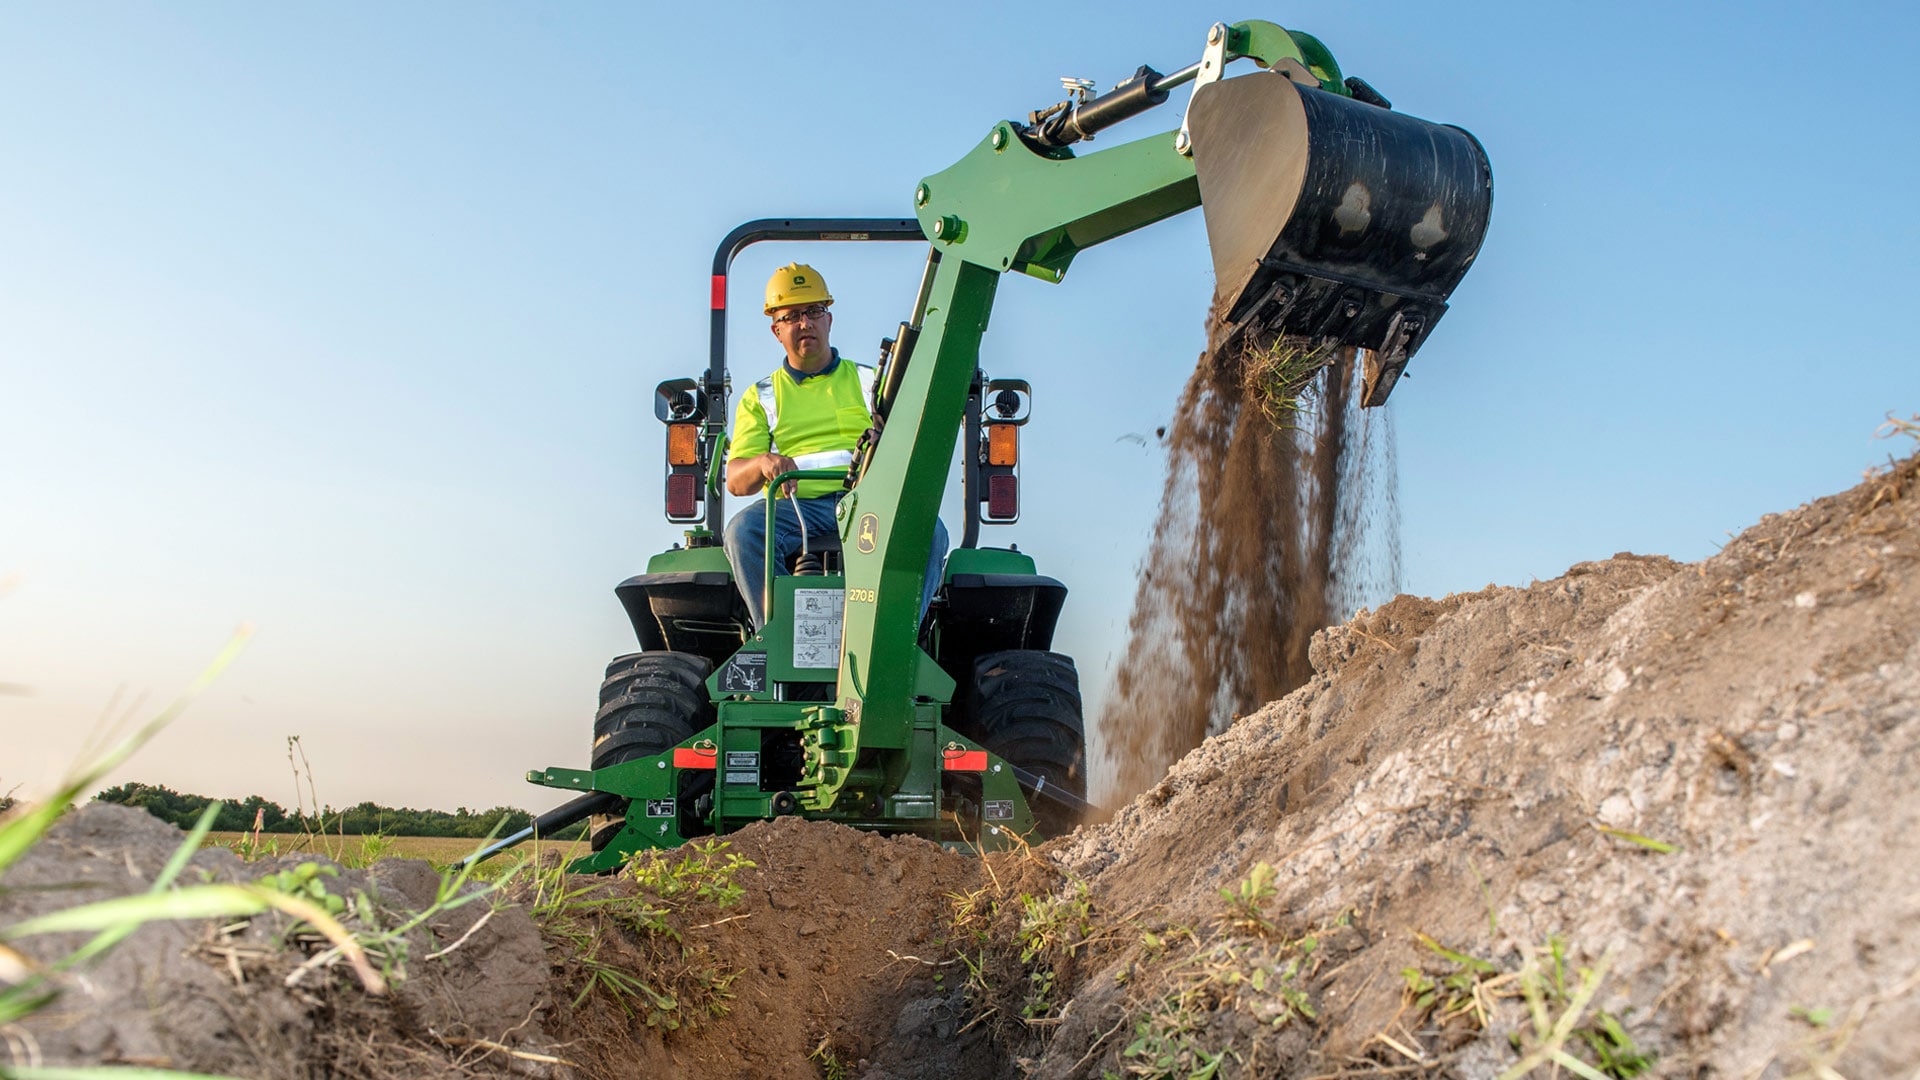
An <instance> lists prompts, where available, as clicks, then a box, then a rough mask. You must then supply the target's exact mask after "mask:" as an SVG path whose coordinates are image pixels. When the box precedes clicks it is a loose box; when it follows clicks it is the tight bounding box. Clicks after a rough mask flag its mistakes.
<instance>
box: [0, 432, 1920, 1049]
mask: <svg viewBox="0 0 1920 1080" xmlns="http://www.w3.org/2000/svg"><path fill="white" fill-rule="evenodd" d="M1329 603H1331V601H1329ZM1916 628H1920V459H1915V458H1909V459H1906V460H1904V461H1901V462H1898V463H1895V464H1892V465H1890V466H1889V467H1888V468H1887V469H1886V470H1883V471H1881V472H1878V473H1876V474H1875V475H1874V476H1872V477H1870V478H1868V480H1867V481H1866V482H1864V483H1863V484H1861V485H1860V486H1858V487H1856V488H1854V489H1852V490H1850V491H1846V492H1843V493H1841V494H1838V495H1835V496H1832V497H1829V498H1825V499H1821V500H1818V501H1817V502H1814V503H1811V504H1809V505H1807V506H1803V507H1800V508H1798V509H1796V510H1793V511H1791V512H1788V513H1784V514H1777V515H1770V516H1768V517H1767V518H1764V519H1762V520H1761V521H1760V522H1759V523H1758V524H1756V525H1755V526H1753V527H1752V528H1750V529H1748V530H1747V531H1746V532H1745V533H1743V534H1741V535H1740V536H1739V537H1737V538H1736V539H1735V540H1733V541H1732V542H1730V543H1729V544H1728V545H1727V546H1726V547H1725V548H1724V549H1722V550H1721V551H1720V552H1719V553H1718V554H1716V555H1714V556H1713V557H1712V558H1709V559H1706V560H1704V561H1702V562H1699V563H1695V564H1680V563H1676V562H1673V561H1671V560H1669V559H1666V558H1663V557H1660V556H1657V555H1632V554H1622V555H1617V556H1615V557H1614V558H1611V559H1608V560H1605V561H1602V562H1595V563H1583V564H1581V565H1578V566H1575V567H1573V568H1571V569H1570V570H1568V571H1567V572H1566V573H1565V574H1564V575H1562V576H1560V577H1558V578H1555V579H1553V580H1550V581H1542V582H1538V583H1535V584H1533V585H1531V586H1528V587H1526V588H1488V589H1485V590H1482V591H1480V592H1477V593H1470V594H1460V595H1454V596H1448V597H1443V598H1440V599H1421V598H1416V597H1410V596H1402V597H1398V598H1395V599H1393V600H1392V601H1390V602H1388V603H1385V604H1382V605H1379V606H1378V607H1375V608H1373V609H1370V610H1366V611H1362V612H1360V613H1358V614H1357V615H1355V616H1354V617H1353V618H1351V619H1349V620H1346V621H1344V622H1341V623H1339V624H1337V625H1334V626H1331V627H1328V628H1326V629H1324V630H1322V631H1320V632H1319V633H1316V634H1313V635H1311V636H1310V637H1309V639H1308V640H1307V642H1306V646H1305V647H1306V651H1307V662H1308V664H1309V667H1310V671H1309V673H1308V674H1307V675H1306V677H1305V682H1304V683H1303V684H1302V685H1301V686H1299V687H1298V688H1296V689H1295V690H1294V691H1293V692H1291V693H1289V694H1287V695H1286V696H1284V697H1283V698H1281V699H1279V700H1277V701H1274V702H1271V703H1269V704H1266V705H1265V706H1264V707H1261V708H1258V709H1255V710H1253V711H1251V712H1249V713H1247V714H1246V715H1244V716H1242V717H1241V718H1240V719H1239V720H1238V721H1237V722H1236V723H1234V724H1232V725H1231V726H1230V727H1229V728H1227V729H1226V730H1225V731H1223V732H1221V733H1218V734H1216V735H1213V736H1211V737H1209V738H1207V739H1206V740H1205V741H1204V742H1203V744H1202V745H1201V746H1200V747H1199V748H1198V749H1196V750H1195V751H1193V752H1192V753H1189V754H1187V755H1186V756H1185V757H1184V758H1182V759H1181V760H1180V761H1178V762H1177V763H1176V764H1175V765H1174V767H1173V768H1172V770H1171V771H1170V772H1169V774H1168V775H1167V776H1166V777H1165V778H1164V779H1163V780H1161V781H1160V782H1158V783H1156V784H1155V785H1153V786H1152V787H1151V788H1150V789H1149V790H1147V791H1145V792H1143V793H1141V794H1140V795H1139V796H1138V797H1136V798H1134V799H1133V800H1132V801H1131V802H1130V803H1128V804H1127V805H1126V806H1124V807H1123V808H1122V809H1121V810H1120V811H1119V812H1118V813H1117V814H1116V815H1115V817H1114V818H1113V819H1112V820H1111V821H1109V822H1106V823H1104V824H1100V825H1092V826H1086V827H1083V828H1081V829H1080V830H1078V831H1077V832H1075V833H1073V834H1072V835H1070V836H1068V837H1064V838H1062V839H1060V840H1057V841H1054V842H1052V843H1049V844H1047V845H1045V846H1043V847H1040V848H1037V849H1033V850H1030V851H1020V852H1014V853H1010V854H1006V855H1001V856H996V857H993V858H989V859H968V858H964V857H961V856H958V855H954V854H951V853H948V852H945V851H943V850H941V849H939V848H937V847H935V846H933V845H930V844H927V843H925V842H923V841H919V840H914V839H907V838H899V839H889V838H885V837H881V836H877V835H873V834H866V833H857V832H853V831H850V830H847V829H844V828H840V827H838V826H833V825H828V824H821V823H809V822H803V821H798V820H794V819H782V820H778V821H773V822H767V823H763V824H759V825H755V826H753V827H750V828H747V829H744V830H742V831H740V832H739V833H736V834H733V835H731V836H728V837H725V838H723V839H724V843H725V845H726V846H725V847H700V848H683V849H680V850H678V851H674V852H663V853H657V854H655V855H652V856H649V857H647V858H646V859H643V860H642V861H641V862H640V863H639V864H637V865H636V867H635V868H633V869H632V870H630V871H627V872H624V873H623V874H621V875H619V876H617V877H613V878H603V879H582V878H567V877H564V876H562V875H558V874H555V873H548V874H545V875H542V876H535V875H531V874H529V875H528V876H527V877H525V878H524V879H522V880H520V881H518V882H516V883H515V885H514V886H512V888H511V890H510V891H508V892H506V893H503V894H501V895H499V896H497V897H493V898H490V902H489V903H484V904H481V903H476V904H472V905H469V906H467V907H463V908H459V909H458V910H455V911H451V912H446V913H443V914H442V915H438V916H435V917H432V918H429V919H427V920H426V921H425V922H423V923H422V924H421V925H419V926H418V927H416V928H415V929H414V930H412V931H410V932H409V934H408V935H407V940H406V942H405V944H404V948H395V949H390V950H389V952H388V961H387V962H388V963H389V964H390V965H392V970H391V972H390V974H391V977H392V978H391V982H392V985H391V989H390V991H389V992H388V993H386V994H383V995H375V994H372V993H369V992H368V991H367V990H366V989H365V988H364V987H363V986H362V985H361V984H360V982H359V981H357V980H356V979H355V977H354V976H353V974H352V972H351V971H350V970H349V968H348V967H347V966H345V965H342V964H338V963H326V962H322V961H324V960H325V959H326V958H325V955H324V952H323V951H322V950H321V948H320V946H321V945H322V944H323V943H321V942H318V941H316V940H315V939H314V938H313V937H312V935H310V934H302V933H301V932H300V931H299V929H298V928H297V927H295V926H292V925H290V924H289V922H288V921H287V920H286V919H285V918H284V917H282V916H279V915H277V914H271V913H269V914H267V915H260V916H254V917H253V918H251V919H239V920H216V921H206V920H197V919H189V920H183V921H180V922H173V923H153V924H149V925H147V926H146V927H144V928H142V929H140V930H139V931H137V932H136V933H134V934H133V935H132V936H130V937H128V938H127V939H126V940H124V941H122V942H120V943H119V945H118V946H117V947H116V948H115V949H113V950H111V951H110V952H108V953H107V954H105V955H104V956H103V957H100V958H97V959H95V960H93V961H90V962H88V963H87V964H85V965H81V966H78V967H75V968H73V969H70V970H63V971H54V972H49V975H50V977H51V979H52V983H51V985H52V986H53V987H54V988H56V989H58V990H59V991H60V994H59V996H58V997H57V998H56V999H55V1000H54V1001H53V1002H52V1003H51V1004H50V1005H49V1006H48V1007H46V1008H45V1009H42V1010H40V1011H38V1012H35V1013H33V1014H31V1015H29V1016H27V1017H26V1018H24V1019H22V1020H19V1021H17V1022H15V1023H12V1024H10V1025H5V1026H0V1037H4V1039H5V1048H4V1050H0V1054H3V1055H4V1056H3V1057H0V1072H4V1071H6V1070H8V1069H14V1068H16V1067H18V1066H20V1065H27V1064H33V1063H42V1064H46V1065H55V1066H66V1065H84V1064H98V1063H113V1064H123V1065H135V1064H137V1065H146V1066H158V1067H171V1068H189V1069H195V1070H199V1071H202V1072H206V1073H212V1074H218V1075H230V1076H239V1077H248V1078H254V1077H261V1078H276V1080H277V1078H281V1077H289V1078H291V1077H299V1078H315V1080H317V1078H332V1077H366V1078H369V1080H384V1078H409V1080H411V1078H426V1077H443V1076H509V1075H512V1076H533V1077H553V1078H555V1080H566V1078H575V1077H578V1078H593V1080H601V1078H606V1080H614V1078H625V1077H640V1076H648V1077H653V1076H661V1077H689V1078H694V1077H699V1078H705V1077H729V1078H730V1077H793V1078H811V1077H823V1078H834V1080H839V1078H842V1077H868V1078H874V1080H904V1078H907V1077H934V1078H949V1080H958V1078H962V1077H1000V1076H1034V1077H1047V1078H1082V1077H1087V1078H1091V1077H1104V1076H1143V1077H1189V1076H1195V1075H1200V1076H1215V1077H1223V1078H1237V1077H1315V1078H1321V1080H1330V1078H1335V1077H1365V1076H1383V1077H1384V1076H1392V1077H1446V1078H1453V1077H1459V1078H1495V1077H1519V1076H1537V1077H1548V1076H1552V1075H1555V1074H1556V1073H1557V1074H1558V1075H1562V1076H1567V1075H1574V1074H1575V1073H1576V1072H1579V1070H1576V1069H1574V1068H1573V1067H1572V1066H1570V1065H1568V1064H1567V1063H1568V1062H1569V1061H1572V1062H1577V1063H1579V1066H1580V1069H1584V1070H1586V1072H1584V1073H1580V1075H1600V1076H1606V1077H1619V1078H1625V1077H1635V1076H1653V1077H1696V1078H1736V1077H1737V1078H1742V1080H1748V1078H1751V1080H1788V1078H1797V1077H1833V1076H1842V1077H1849V1078H1853V1080H1862V1078H1866V1077H1912V1076H1913V1075H1914V1069H1915V1067H1916V1063H1920V794H1916V792H1920V630H1917V629H1916ZM179 842H180V834H179V833H178V832H176V831H174V830H173V829H172V828H171V827H170V826H166V825H163V824H161V823H159V822H157V821H155V820H154V819H151V818H148V817H146V816H144V815H142V814H141V813H139V812H138V811H134V810H129V809H125V808H119V807H111V806H100V805H90V806H87V807H84V808H82V809H81V810H80V811H79V812H77V813H75V814H71V815H69V816H68V817H67V818H66V819H65V820H64V821H62V822H61V823H60V824H59V825H58V826H57V827H56V829H55V831H54V832H53V833H51V834H50V835H49V836H48V837H47V838H46V839H45V840H44V841H43V842H42V843H40V844H39V845H37V846H36V847H35V848H34V849H33V850H31V851H30V852H29V853H28V854H27V855H26V857H25V858H24V859H22V860H21V861H20V862H18V863H16V864H14V865H13V866H12V867H10V868H9V869H8V871H7V872H6V876H5V877H4V879H0V933H6V932H7V931H8V928H13V927H17V926H18V925H19V923H20V922H21V921H22V920H24V919H26V918H29V917H31V916H32V915H34V914H36V913H40V912H46V911H52V910H60V909H65V908H68V907H71V906H72V905H74V904H76V903H78V902H82V901H85V900H91V899H100V898H105V897H109V896H116V895H126V894H130V893H138V892H144V891H146V890H147V889H148V888H150V886H151V883H152V881H153V880H154V877H155V875H156V874H157V873H158V872H159V871H160V868H161V866H162V865H163V864H164V863H165V862H166V860H167V858H168V855H169V853H170V852H171V851H172V850H173V849H174V847H175V846H177V845H178V843H179ZM723 863H724V864H725V866H728V867H731V868H730V869H724V870H723V869H716V868H717V867H721V866H722V864H723ZM748 863H750V864H751V865H750V866H749V865H747V864H748ZM286 869H288V865H287V862H286V861H285V860H282V861H280V862H274V863H253V864H247V863H243V862H241V861H240V860H239V859H238V858H237V857H235V856H234V855H233V854H232V853H230V852H225V851H206V852H202V853H200V854H199V855H197V856H195V858H194V860H193V862H192V864H191V865H190V866H189V867H188V869H187V873H186V875H184V876H183V878H182V880H183V881H188V882H197V881H200V880H212V881H252V880H257V879H258V878H260V877H261V876H263V875H267V874H271V873H277V872H281V871H284V870H286ZM327 881H328V883H329V884H328V887H329V888H330V889H331V890H333V891H334V892H336V893H339V894H347V893H353V894H355V895H358V894H362V893H364V894H365V895H366V896H367V897H368V903H367V905H366V906H365V907H364V909H362V908H360V907H359V906H356V908H355V911H356V914H355V915H354V918H355V919H356V920H364V923H363V922H356V923H355V925H356V926H361V927H363V928H364V926H368V925H370V926H388V927H391V926H395V925H404V924H405V922H406V919H407V912H410V911H419V910H422V909H423V908H427V907H431V905H433V903H434V902H435V901H436V899H437V898H438V897H439V893H440V881H441V878H440V876H439V875H438V874H436V873H435V872H434V871H432V870H431V869H430V868H429V867H427V866H426V865H425V864H422V863H399V862H389V863H380V864H376V866H374V867H373V868H371V869H370V870H365V871H355V870H343V871H341V872H340V873H339V875H338V876H337V877H333V878H328V879H327ZM569 913H570V914H569ZM583 934H584V935H585V936H584V937H582V936H581V935H583ZM84 940H86V935H84V934H58V935H56V934H34V935H27V936H11V937H9V938H8V940H7V945H6V947H5V948H0V1002H4V1001H5V997H4V995H5V992H6V990H7V984H17V983H19V982H20V980H21V978H22V977H23V974H24V973H25V972H26V971H28V970H29V969H30V968H31V966H32V965H34V964H39V965H42V966H44V965H47V964H50V963H52V962H53V961H55V960H56V959H57V958H58V957H60V956H62V955H64V954H65V953H66V952H67V951H69V950H71V949H72V948H73V947H75V946H76V945H78V944H80V943H81V942H83V941H84ZM14 950H18V951H17V952H15V951H14ZM623 980H624V982H625V983H627V984H631V985H642V986H645V987H647V988H649V989H650V990H651V991H652V993H650V994H649V993H643V992H640V991H633V990H631V989H630V990H629V992H628V993H626V994H624V995H622V994H616V993H613V992H611V991H610V990H609V983H610V982H611V983H619V982H621V981H623Z"/></svg>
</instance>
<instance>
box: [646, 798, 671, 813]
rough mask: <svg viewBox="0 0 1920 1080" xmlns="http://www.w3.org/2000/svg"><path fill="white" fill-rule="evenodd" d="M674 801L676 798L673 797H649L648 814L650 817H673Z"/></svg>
mask: <svg viewBox="0 0 1920 1080" xmlns="http://www.w3.org/2000/svg"><path fill="white" fill-rule="evenodd" d="M673 803H674V800H672V799H648V800H647V816H648V817H672V816H673Z"/></svg>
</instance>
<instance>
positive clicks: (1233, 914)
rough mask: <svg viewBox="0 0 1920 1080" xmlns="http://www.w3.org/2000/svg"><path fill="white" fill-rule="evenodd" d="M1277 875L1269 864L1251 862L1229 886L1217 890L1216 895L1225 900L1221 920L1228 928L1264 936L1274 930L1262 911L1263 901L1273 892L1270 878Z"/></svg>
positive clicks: (1268, 898) (1269, 898)
mask: <svg viewBox="0 0 1920 1080" xmlns="http://www.w3.org/2000/svg"><path fill="white" fill-rule="evenodd" d="M1278 876H1279V871H1277V870H1275V869H1274V868H1273V866H1272V865H1271V864H1269V863H1255V864H1254V865H1253V869H1252V870H1251V871H1249V872H1248V874H1247V876H1246V877H1244V878H1242V879H1240V883H1239V884H1238V885H1236V886H1234V887H1233V888H1231V889H1221V890H1220V898H1221V899H1222V900H1225V901H1226V902H1227V911H1226V914H1225V915H1223V916H1222V917H1221V919H1222V921H1223V922H1224V923H1225V924H1226V925H1227V926H1228V927H1229V928H1231V929H1233V930H1237V931H1239V932H1241V933H1245V934H1255V935H1259V936H1261V937H1265V936H1267V935H1268V934H1271V933H1273V932H1274V930H1275V927H1274V924H1273V922H1272V921H1271V920H1269V919H1268V918H1267V916H1266V912H1265V911H1264V910H1263V909H1264V908H1265V906H1266V903H1267V901H1269V900H1271V899H1273V895H1274V893H1275V891H1276V890H1275V889H1274V885H1273V883H1274V879H1275V878H1277V877H1278Z"/></svg>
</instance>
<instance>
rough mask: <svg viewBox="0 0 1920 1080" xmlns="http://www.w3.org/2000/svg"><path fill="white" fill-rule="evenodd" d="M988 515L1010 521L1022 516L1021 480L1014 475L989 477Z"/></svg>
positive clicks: (999, 519) (998, 519)
mask: <svg viewBox="0 0 1920 1080" xmlns="http://www.w3.org/2000/svg"><path fill="white" fill-rule="evenodd" d="M987 516H988V517H990V518H993V519H995V520H997V521H1008V520H1012V519H1013V518H1017V517H1019V516H1020V480H1019V478H1018V477H1014V476H1006V475H1002V476H989V477H987Z"/></svg>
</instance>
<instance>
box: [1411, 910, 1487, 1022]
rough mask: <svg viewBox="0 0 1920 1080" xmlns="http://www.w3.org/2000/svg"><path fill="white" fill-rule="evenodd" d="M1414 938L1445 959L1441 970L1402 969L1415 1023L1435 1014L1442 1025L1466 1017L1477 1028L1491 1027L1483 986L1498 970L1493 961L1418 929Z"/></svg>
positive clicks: (1435, 1019)
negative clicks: (1440, 940)
mask: <svg viewBox="0 0 1920 1080" xmlns="http://www.w3.org/2000/svg"><path fill="white" fill-rule="evenodd" d="M1413 936H1414V938H1415V939H1416V940H1418V941H1419V942H1420V944H1422V945H1424V946H1426V948H1427V950H1428V951H1429V952H1431V953H1433V954H1434V955H1435V956H1437V957H1439V958H1440V959H1441V960H1442V961H1444V962H1445V966H1443V967H1442V968H1441V969H1440V970H1438V971H1427V970H1425V969H1423V968H1420V967H1407V968H1402V969H1401V970H1400V978H1401V979H1402V980H1403V981H1404V982H1405V983H1406V989H1405V991H1404V997H1405V1000H1406V1003H1407V1005H1408V1006H1410V1007H1411V1008H1412V1009H1413V1010H1414V1013H1415V1022H1416V1023H1424V1022H1426V1020H1427V1019H1428V1018H1429V1017H1431V1018H1432V1019H1433V1020H1434V1021H1435V1022H1436V1023H1438V1024H1439V1026H1441V1027H1445V1026H1447V1025H1448V1024H1449V1023H1452V1022H1454V1021H1457V1020H1460V1019H1463V1018H1464V1019H1466V1020H1467V1021H1468V1022H1469V1023H1470V1024H1471V1026H1472V1027H1473V1028H1474V1029H1475V1030H1479V1029H1481V1028H1484V1027H1486V1026H1487V1007H1486V1000H1485V998H1484V997H1483V996H1482V989H1481V988H1482V986H1483V984H1485V983H1486V982H1487V980H1489V979H1491V978H1492V977H1493V976H1494V975H1495V974H1496V973H1497V971H1498V969H1496V968H1495V967H1494V966H1493V965H1492V964H1491V963H1489V962H1487V961H1485V960H1482V959H1480V958H1479V957H1476V956H1471V955H1468V954H1467V953H1462V952H1456V951H1454V950H1452V949H1449V948H1447V947H1446V946H1445V945H1442V944H1440V943H1439V942H1438V941H1435V940H1434V939H1433V938H1431V937H1428V936H1427V935H1426V934H1422V933H1420V932H1418V931H1415V932H1414V935H1413Z"/></svg>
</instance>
